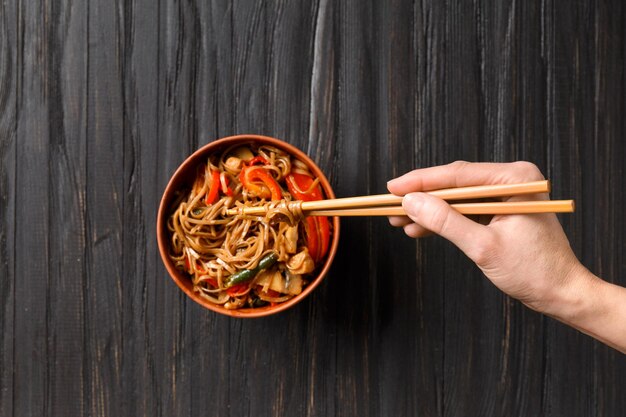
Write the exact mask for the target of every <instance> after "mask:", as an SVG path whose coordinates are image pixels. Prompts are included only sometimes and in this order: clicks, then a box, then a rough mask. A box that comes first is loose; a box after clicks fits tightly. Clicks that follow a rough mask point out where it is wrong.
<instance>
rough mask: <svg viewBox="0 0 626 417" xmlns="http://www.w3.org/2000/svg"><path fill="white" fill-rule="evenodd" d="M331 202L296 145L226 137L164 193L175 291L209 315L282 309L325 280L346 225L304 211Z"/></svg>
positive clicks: (167, 256)
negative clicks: (302, 204) (341, 226)
mask: <svg viewBox="0 0 626 417" xmlns="http://www.w3.org/2000/svg"><path fill="white" fill-rule="evenodd" d="M327 198H335V195H334V193H333V190H332V188H331V186H330V183H329V182H328V179H327V178H326V177H325V175H324V173H323V172H322V171H321V170H320V168H319V167H318V166H317V165H316V164H315V163H314V162H313V161H312V160H311V159H310V158H309V157H308V156H307V155H306V154H305V153H303V152H302V151H300V150H299V149H297V148H296V147H294V146H292V145H290V144H288V143H286V142H283V141H281V140H278V139H275V138H271V137H267V136H259V135H238V136H230V137H226V138H222V139H218V140H216V141H214V142H211V143H209V144H207V145H205V146H204V147H202V148H200V149H198V150H197V151H196V152H194V153H193V154H192V155H191V156H189V157H188V158H187V159H186V160H185V161H184V162H183V163H182V164H181V165H180V166H179V167H178V169H177V170H176V171H175V173H174V175H173V176H172V177H171V179H170V181H169V183H168V184H167V187H166V188H165V191H164V193H163V197H162V199H161V203H160V206H159V212H158V216H157V241H158V245H159V252H160V255H161V259H162V260H163V263H164V265H165V267H166V269H167V271H168V273H169V275H170V276H171V278H172V279H173V281H174V282H175V283H176V285H177V286H178V287H179V288H180V289H181V290H182V291H184V292H185V294H187V295H188V296H189V297H190V298H191V299H192V300H194V301H196V302H197V303H199V304H200V305H202V306H203V307H205V308H207V309H209V310H212V311H215V312H218V313H221V314H225V315H227V316H231V317H262V316H267V315H271V314H275V313H278V312H281V311H284V310H286V309H288V308H290V307H293V306H294V305H295V304H297V303H298V302H299V301H301V300H302V299H304V298H305V297H306V296H307V295H309V294H310V293H311V292H312V291H313V290H314V289H315V288H316V287H317V286H318V285H319V284H320V283H321V282H322V280H323V279H324V277H325V276H326V274H327V273H328V271H329V268H330V266H331V263H332V261H333V258H334V256H335V253H336V251H337V245H338V242H339V219H338V218H337V217H334V218H331V217H320V216H305V215H304V213H303V212H302V210H300V209H299V207H300V202H302V201H313V200H321V199H327ZM251 207H256V209H255V210H256V213H254V214H250V213H249V210H250V208H251Z"/></svg>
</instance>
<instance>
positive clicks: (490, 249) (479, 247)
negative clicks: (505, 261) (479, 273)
mask: <svg viewBox="0 0 626 417" xmlns="http://www.w3.org/2000/svg"><path fill="white" fill-rule="evenodd" d="M497 252H498V244H497V242H496V239H494V238H484V239H481V240H480V241H478V242H476V244H475V245H474V247H473V250H472V253H471V255H470V258H471V259H472V260H473V261H474V262H476V264H477V265H480V266H486V265H489V264H491V263H492V262H493V260H494V259H495V258H496V257H497Z"/></svg>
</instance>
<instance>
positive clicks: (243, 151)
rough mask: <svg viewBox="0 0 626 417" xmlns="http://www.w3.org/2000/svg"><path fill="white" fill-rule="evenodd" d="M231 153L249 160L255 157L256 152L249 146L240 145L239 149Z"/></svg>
mask: <svg viewBox="0 0 626 417" xmlns="http://www.w3.org/2000/svg"><path fill="white" fill-rule="evenodd" d="M230 154H231V155H232V156H234V157H236V158H239V159H241V160H243V161H249V160H251V159H252V158H254V154H253V153H252V151H251V150H250V148H248V147H247V146H240V147H238V148H237V149H234V150H233V151H232V152H231V153H230Z"/></svg>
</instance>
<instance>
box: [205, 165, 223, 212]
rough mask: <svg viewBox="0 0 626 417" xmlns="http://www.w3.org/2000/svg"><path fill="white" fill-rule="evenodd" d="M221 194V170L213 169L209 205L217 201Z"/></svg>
mask: <svg viewBox="0 0 626 417" xmlns="http://www.w3.org/2000/svg"><path fill="white" fill-rule="evenodd" d="M219 195H220V172H219V171H218V170H211V184H209V193H208V194H207V196H206V204H207V206H209V205H211V204H213V203H215V202H216V201H217V199H218V197H219Z"/></svg>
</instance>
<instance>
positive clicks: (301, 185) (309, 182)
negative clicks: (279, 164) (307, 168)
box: [285, 172, 324, 201]
mask: <svg viewBox="0 0 626 417" xmlns="http://www.w3.org/2000/svg"><path fill="white" fill-rule="evenodd" d="M285 181H286V182H287V187H288V188H289V192H290V193H291V194H292V195H293V196H294V197H295V198H296V199H297V200H302V201H317V200H323V199H324V196H323V195H322V190H321V188H320V186H319V184H318V185H316V186H315V187H313V181H315V180H314V179H313V178H312V177H309V176H308V175H306V174H300V173H297V172H293V173H291V174H289V175H287V177H285Z"/></svg>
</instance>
